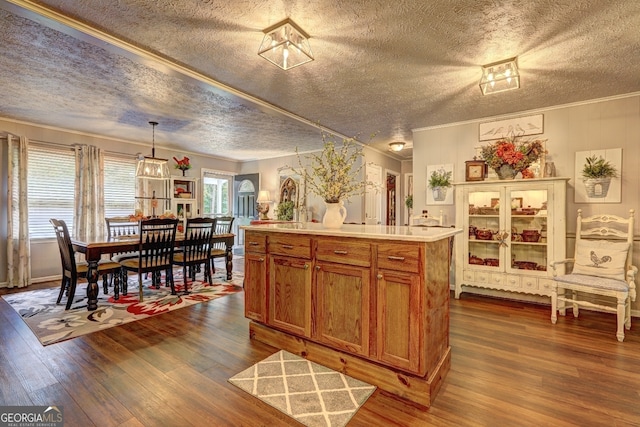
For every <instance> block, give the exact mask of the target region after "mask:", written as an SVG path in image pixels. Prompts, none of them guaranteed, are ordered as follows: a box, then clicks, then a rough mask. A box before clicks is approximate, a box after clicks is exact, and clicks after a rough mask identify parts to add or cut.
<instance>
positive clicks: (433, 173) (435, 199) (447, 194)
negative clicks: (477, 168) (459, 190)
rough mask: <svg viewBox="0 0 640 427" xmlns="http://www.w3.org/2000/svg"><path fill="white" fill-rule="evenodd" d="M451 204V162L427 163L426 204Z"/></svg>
mask: <svg viewBox="0 0 640 427" xmlns="http://www.w3.org/2000/svg"><path fill="white" fill-rule="evenodd" d="M452 204H453V163H448V164H443V165H427V205H452Z"/></svg>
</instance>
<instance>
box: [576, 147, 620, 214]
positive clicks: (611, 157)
mask: <svg viewBox="0 0 640 427" xmlns="http://www.w3.org/2000/svg"><path fill="white" fill-rule="evenodd" d="M574 182H575V191H574V194H575V203H620V202H621V201H622V148H613V149H609V150H591V151H577V152H576V163H575V181H574Z"/></svg>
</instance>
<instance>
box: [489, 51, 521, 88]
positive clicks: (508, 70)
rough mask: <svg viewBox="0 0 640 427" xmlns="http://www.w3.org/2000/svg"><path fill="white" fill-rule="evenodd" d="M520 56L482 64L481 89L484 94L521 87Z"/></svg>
mask: <svg viewBox="0 0 640 427" xmlns="http://www.w3.org/2000/svg"><path fill="white" fill-rule="evenodd" d="M517 60H518V58H517V57H514V58H509V59H505V60H504V61H498V62H494V63H492V64H487V65H483V66H482V78H481V79H480V90H481V91H482V94H483V95H488V94H490V93H498V92H504V91H505V90H511V89H518V88H519V87H520V73H519V72H518V62H517Z"/></svg>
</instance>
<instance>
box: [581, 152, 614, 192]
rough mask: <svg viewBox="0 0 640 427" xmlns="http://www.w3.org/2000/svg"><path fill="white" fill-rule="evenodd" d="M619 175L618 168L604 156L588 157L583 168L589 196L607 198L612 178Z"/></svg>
mask: <svg viewBox="0 0 640 427" xmlns="http://www.w3.org/2000/svg"><path fill="white" fill-rule="evenodd" d="M617 177H618V170H617V169H616V168H615V166H613V165H612V164H611V162H609V161H607V160H605V159H604V158H603V157H602V156H596V155H595V154H594V155H593V156H590V157H587V158H586V159H585V164H584V166H583V168H582V178H583V180H582V181H583V182H584V186H585V189H586V191H587V196H588V197H594V198H605V197H607V193H608V192H609V185H610V184H611V178H617Z"/></svg>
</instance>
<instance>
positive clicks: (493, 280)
mask: <svg viewBox="0 0 640 427" xmlns="http://www.w3.org/2000/svg"><path fill="white" fill-rule="evenodd" d="M489 284H490V285H491V286H495V287H499V288H501V287H503V286H505V277H504V274H492V275H491V276H490V277H489Z"/></svg>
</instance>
